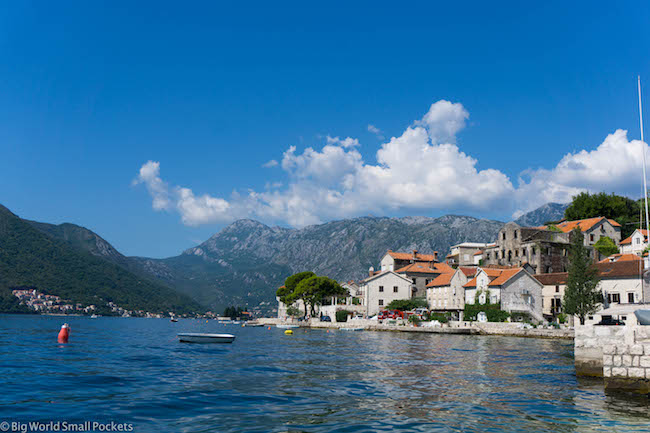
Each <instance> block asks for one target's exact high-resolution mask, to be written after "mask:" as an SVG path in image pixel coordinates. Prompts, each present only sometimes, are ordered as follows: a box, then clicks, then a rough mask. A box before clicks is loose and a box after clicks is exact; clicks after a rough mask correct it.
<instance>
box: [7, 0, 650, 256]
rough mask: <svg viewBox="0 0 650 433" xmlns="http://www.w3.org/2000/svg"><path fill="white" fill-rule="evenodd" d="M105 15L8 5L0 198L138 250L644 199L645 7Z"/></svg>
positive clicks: (303, 6) (165, 9)
mask: <svg viewBox="0 0 650 433" xmlns="http://www.w3.org/2000/svg"><path fill="white" fill-rule="evenodd" d="M89 3H90V2H76V3H75V2H70V3H66V4H63V5H62V4H60V3H56V4H55V3H47V2H39V3H28V2H14V3H13V4H11V5H8V6H6V7H5V8H3V11H2V12H0V28H1V29H2V30H0V55H1V56H2V59H3V61H2V62H1V63H0V95H2V97H0V184H1V185H2V188H1V189H0V203H2V204H4V205H5V206H7V207H9V208H10V209H11V210H12V211H14V212H15V213H17V214H18V215H20V216H22V217H24V218H29V219H35V220H39V221H46V222H53V223H60V222H73V223H76V224H80V225H83V226H86V227H88V228H90V229H92V230H94V231H96V232H97V233H99V234H100V235H102V236H103V237H105V238H106V239H107V240H108V241H110V242H111V243H112V244H113V245H115V246H116V247H117V248H118V249H119V250H120V251H122V252H123V253H125V254H128V255H145V256H152V257H165V256H170V255H175V254H178V253H179V252H180V251H182V250H183V249H185V248H188V247H190V246H193V245H195V244H196V243H198V242H200V241H203V240H205V239H207V237H209V236H210V235H211V234H213V233H215V232H217V231H218V230H219V229H220V228H222V227H223V226H224V225H225V224H227V223H228V221H230V220H232V219H236V218H240V217H251V218H256V219H260V220H262V221H264V222H266V223H269V224H281V225H285V226H288V225H291V226H301V225H305V224H310V223H314V222H318V221H327V220H330V219H338V218H344V217H350V216H362V215H388V216H390V215H398V216H401V215H428V216H439V215H444V214H447V213H463V214H470V215H475V216H485V217H491V218H499V219H502V220H506V219H508V218H511V217H512V216H513V215H516V214H517V212H521V211H525V210H527V209H529V208H532V207H534V206H536V205H537V204H541V203H543V202H545V201H548V200H549V199H553V200H563V199H566V197H568V196H570V194H571V193H573V192H575V191H579V190H591V191H596V190H605V191H616V192H621V193H627V194H636V193H637V191H639V189H638V188H639V186H638V185H639V184H640V183H639V182H640V177H639V175H638V174H637V173H638V172H639V171H640V167H641V165H640V162H638V161H639V159H640V154H641V153H640V152H641V148H642V147H641V144H640V143H638V142H635V141H632V140H633V139H638V137H639V127H638V111H637V106H636V101H637V100H636V98H637V95H636V76H637V75H639V74H640V75H641V77H642V79H645V80H646V86H647V89H648V90H646V95H648V94H650V56H649V55H648V53H650V49H649V48H650V32H648V31H647V23H648V22H650V5H648V4H647V3H645V2H638V3H632V2H630V3H627V4H625V5H623V4H614V3H612V2H584V3H578V2H575V3H573V2H544V3H539V4H535V5H532V4H527V3H528V2H512V3H507V2H502V3H486V2H469V3H468V2H463V3H462V4H458V5H452V4H449V3H450V2H444V3H441V2H419V3H409V2H406V3H400V4H395V3H381V2H355V3H354V4H350V2H340V3H338V2H326V3H321V4H315V3H311V2H295V3H290V2H286V3H281V4H276V3H269V2H260V3H246V4H244V3H237V4H235V2H228V3H226V2H223V3H216V2H204V3H199V2H197V3H192V4H180V3H165V2H151V3H144V2H139V3H138V4H137V5H136V4H133V2H124V3H118V2H106V3H104V4H102V3H99V2H93V3H92V4H89ZM569 3H570V4H569ZM646 99H647V98H646ZM439 101H442V102H439ZM444 101H450V103H446V102H444ZM436 103H438V104H437V105H433V108H432V104H436ZM648 103H650V102H647V104H648ZM369 125H373V126H374V127H375V128H378V129H379V130H380V131H381V132H380V133H377V134H375V133H372V132H371V131H369ZM450 125H451V126H450ZM619 129H620V130H627V131H628V135H627V137H625V135H624V134H623V133H622V132H619V133H616V131H617V130H619ZM441 131H442V132H441ZM610 134H611V135H610ZM379 135H381V136H383V137H384V138H383V139H382V138H380V137H379ZM328 136H329V137H330V140H329V144H328V139H327V137H328ZM608 136H609V138H608ZM334 137H339V140H335V139H334ZM348 137H350V140H352V141H344V140H345V139H346V138H348ZM392 137H395V140H393V141H391V138H392ZM354 140H357V141H358V144H357V141H354ZM290 146H295V150H293V151H292V152H288V150H289V149H290ZM346 146H347V147H346ZM326 147H327V149H325V148H326ZM308 148H311V150H309V149H308ZM306 149H307V150H306ZM635 149H636V150H635ZM581 152H582V153H581ZM567 154H570V155H569V157H568V158H567V157H565V155H567ZM409 158H410V160H409ZM563 158H564V159H563ZM149 161H151V163H150V164H149V165H147V163H148V162H149ZM269 161H276V162H277V165H275V166H273V167H263V165H265V164H267V165H272V164H273V163H271V164H268V162H269ZM411 161H412V162H413V168H411V167H410V165H409V164H411ZM459 167H460V168H459ZM522 173H524V183H523V184H522V183H521V182H520V181H519V177H520V176H521V175H522ZM594 173H596V174H595V175H594ZM181 188H185V189H181ZM233 192H237V194H238V195H235V196H233V195H232V194H233ZM637 195H638V194H637ZM152 199H158V200H162V201H159V202H158V203H159V206H157V207H158V209H154V208H153V207H152Z"/></svg>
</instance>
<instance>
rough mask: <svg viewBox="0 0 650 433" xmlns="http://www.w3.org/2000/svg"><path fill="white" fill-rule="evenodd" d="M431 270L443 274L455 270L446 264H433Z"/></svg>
mask: <svg viewBox="0 0 650 433" xmlns="http://www.w3.org/2000/svg"><path fill="white" fill-rule="evenodd" d="M433 269H434V270H435V271H436V272H443V273H452V274H453V273H454V272H456V270H455V269H454V268H452V267H451V266H449V265H448V264H447V263H434V264H433Z"/></svg>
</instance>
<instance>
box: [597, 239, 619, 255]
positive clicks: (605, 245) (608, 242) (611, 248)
mask: <svg viewBox="0 0 650 433" xmlns="http://www.w3.org/2000/svg"><path fill="white" fill-rule="evenodd" d="M594 248H595V249H596V251H598V252H599V253H600V254H602V255H604V256H611V255H612V254H616V253H618V247H617V246H616V243H614V241H613V240H612V239H611V238H609V237H607V236H601V237H600V239H598V241H597V242H596V243H595V244H594Z"/></svg>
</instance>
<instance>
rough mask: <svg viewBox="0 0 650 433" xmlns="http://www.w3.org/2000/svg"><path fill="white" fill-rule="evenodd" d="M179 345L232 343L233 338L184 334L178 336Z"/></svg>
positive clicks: (218, 335) (229, 335) (220, 335)
mask: <svg viewBox="0 0 650 433" xmlns="http://www.w3.org/2000/svg"><path fill="white" fill-rule="evenodd" d="M178 340H179V341H180V342H181V343H232V342H233V341H234V340H235V336H234V335H232V334H203V333H195V332H186V333H182V334H178Z"/></svg>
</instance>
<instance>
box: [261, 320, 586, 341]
mask: <svg viewBox="0 0 650 433" xmlns="http://www.w3.org/2000/svg"><path fill="white" fill-rule="evenodd" d="M258 321H259V322H260V323H263V324H264V325H266V326H277V325H298V326H299V327H301V328H313V329H332V330H340V329H342V328H347V329H362V330H364V331H382V332H418V333H424V334H455V335H500V336H506V337H522V338H542V339H560V340H573V339H574V330H573V329H571V328H562V329H554V328H553V329H548V328H530V329H526V328H523V327H521V324H519V323H493V322H487V323H478V322H452V323H453V325H451V326H447V325H445V326H437V327H424V326H408V325H388V324H379V323H376V322H375V321H370V320H357V321H354V322H341V323H338V322H320V321H318V320H314V319H312V320H310V321H308V322H291V321H283V320H280V319H271V318H262V319H259V320H258Z"/></svg>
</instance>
